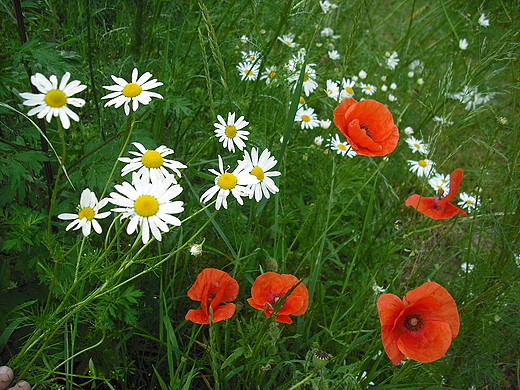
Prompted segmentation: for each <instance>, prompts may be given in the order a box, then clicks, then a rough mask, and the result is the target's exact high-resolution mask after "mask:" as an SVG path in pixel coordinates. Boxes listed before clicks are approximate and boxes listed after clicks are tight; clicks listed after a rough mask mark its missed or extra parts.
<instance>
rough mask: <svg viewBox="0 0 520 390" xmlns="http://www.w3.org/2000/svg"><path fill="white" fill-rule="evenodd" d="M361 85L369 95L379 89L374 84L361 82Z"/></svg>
mask: <svg viewBox="0 0 520 390" xmlns="http://www.w3.org/2000/svg"><path fill="white" fill-rule="evenodd" d="M359 86H360V87H361V90H362V91H363V93H364V94H366V95H369V96H371V95H373V94H374V93H376V91H377V87H376V86H374V85H372V84H365V83H359Z"/></svg>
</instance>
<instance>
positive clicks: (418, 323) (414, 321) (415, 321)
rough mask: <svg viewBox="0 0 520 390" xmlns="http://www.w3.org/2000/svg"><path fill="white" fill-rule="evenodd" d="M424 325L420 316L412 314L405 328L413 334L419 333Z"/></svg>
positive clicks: (407, 318) (405, 323)
mask: <svg viewBox="0 0 520 390" xmlns="http://www.w3.org/2000/svg"><path fill="white" fill-rule="evenodd" d="M423 325H424V321H423V319H422V318H421V316H420V315H419V314H410V315H409V316H408V317H406V320H405V322H404V326H406V329H408V330H409V331H411V332H417V331H418V330H419V329H421V328H422V327H423Z"/></svg>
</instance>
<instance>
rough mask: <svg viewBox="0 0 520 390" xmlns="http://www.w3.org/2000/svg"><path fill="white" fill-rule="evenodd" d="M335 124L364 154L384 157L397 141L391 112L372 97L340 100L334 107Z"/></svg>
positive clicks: (357, 149)
mask: <svg viewBox="0 0 520 390" xmlns="http://www.w3.org/2000/svg"><path fill="white" fill-rule="evenodd" d="M334 124H335V125H336V127H337V128H338V129H339V130H340V131H341V132H342V133H343V135H344V136H345V137H347V140H348V143H349V144H350V146H352V149H354V150H355V151H356V153H357V154H362V155H364V156H385V155H387V154H388V153H390V152H392V151H393V150H394V149H395V147H396V146H397V141H399V129H398V128H397V126H396V125H395V124H394V118H393V117H392V113H391V112H390V111H389V110H388V108H386V106H385V105H384V104H382V103H379V102H377V101H375V100H372V99H365V100H361V101H360V102H357V101H356V100H355V99H354V98H348V99H343V100H342V101H341V103H340V104H339V105H338V106H337V107H336V108H335V109H334Z"/></svg>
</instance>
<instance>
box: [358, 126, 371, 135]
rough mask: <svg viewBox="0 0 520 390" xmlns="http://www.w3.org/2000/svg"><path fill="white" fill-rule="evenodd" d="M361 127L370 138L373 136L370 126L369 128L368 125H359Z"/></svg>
mask: <svg viewBox="0 0 520 390" xmlns="http://www.w3.org/2000/svg"><path fill="white" fill-rule="evenodd" d="M359 127H361V128H362V129H363V130H364V131H365V133H366V134H367V135H368V136H369V137H370V138H372V134H371V133H370V130H369V128H368V126H367V125H359Z"/></svg>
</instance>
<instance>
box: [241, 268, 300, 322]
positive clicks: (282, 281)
mask: <svg viewBox="0 0 520 390" xmlns="http://www.w3.org/2000/svg"><path fill="white" fill-rule="evenodd" d="M299 282H300V281H299V280H298V278H297V277H296V276H294V275H289V274H277V273H276V272H266V273H264V274H262V275H260V276H258V277H257V278H256V280H255V282H254V283H253V287H252V288H251V295H252V297H251V298H249V299H248V300H247V302H248V303H249V304H250V305H251V306H253V307H254V308H255V309H258V310H263V311H264V312H265V315H266V316H267V317H268V318H270V317H271V315H272V314H273V308H274V307H275V305H276V304H277V302H278V301H279V300H280V299H284V297H285V295H286V294H287V293H288V292H289V290H290V289H291V288H293V287H294V286H295V285H296V284H298V283H299ZM308 306H309V292H308V291H307V287H305V285H304V284H303V283H300V284H298V285H297V286H296V288H294V290H292V292H291V294H290V295H289V296H288V297H285V301H284V302H283V304H282V307H281V308H280V310H279V311H278V312H276V313H275V314H276V318H275V319H276V321H278V322H284V323H286V324H292V322H293V321H292V319H291V318H290V317H289V315H293V316H301V315H302V314H304V313H305V312H306V311H307V307H308Z"/></svg>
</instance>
